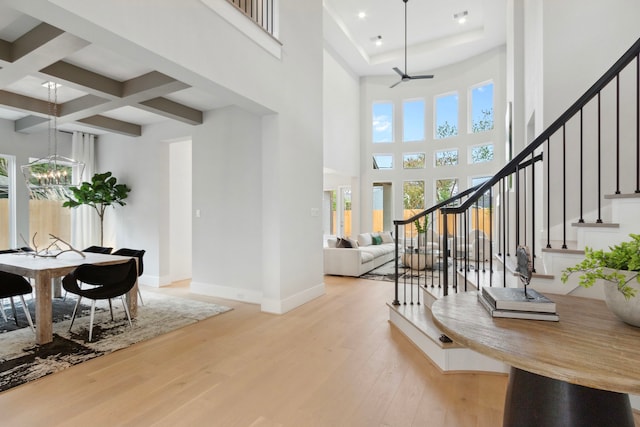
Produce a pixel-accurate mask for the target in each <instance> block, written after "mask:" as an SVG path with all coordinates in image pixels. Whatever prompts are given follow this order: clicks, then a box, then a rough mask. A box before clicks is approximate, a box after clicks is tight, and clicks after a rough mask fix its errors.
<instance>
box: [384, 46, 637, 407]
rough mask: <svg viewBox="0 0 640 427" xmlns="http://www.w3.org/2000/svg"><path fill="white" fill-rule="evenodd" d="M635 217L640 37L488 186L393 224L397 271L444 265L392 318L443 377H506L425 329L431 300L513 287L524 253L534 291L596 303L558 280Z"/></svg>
mask: <svg viewBox="0 0 640 427" xmlns="http://www.w3.org/2000/svg"><path fill="white" fill-rule="evenodd" d="M487 213H488V216H487ZM424 217H427V218H428V219H429V224H431V227H430V228H429V229H428V230H427V232H426V235H419V234H418V233H417V232H416V228H415V225H414V224H415V221H416V220H421V221H422V220H423V218H424ZM487 218H488V219H487ZM639 218H640V40H638V41H637V42H636V43H634V45H633V46H632V47H631V48H630V49H629V50H628V51H627V52H626V53H625V54H624V55H623V56H622V57H621V58H620V59H619V60H618V61H617V62H616V63H615V64H614V65H613V66H612V67H611V68H610V69H609V70H608V71H607V72H606V73H605V74H604V75H603V76H602V77H601V78H600V79H599V80H598V81H597V82H596V83H595V84H594V85H593V86H592V87H591V88H590V89H589V90H588V91H587V92H585V94H584V95H583V96H581V97H580V98H579V99H578V100H577V101H576V102H575V103H574V104H573V105H572V106H571V107H569V108H568V109H567V111H566V112H565V113H563V114H562V115H561V116H560V117H559V118H558V119H557V120H556V121H555V122H554V123H553V124H552V125H551V126H549V128H547V129H546V130H545V131H544V132H542V133H541V134H540V135H539V136H538V137H537V138H536V139H535V140H534V141H532V143H531V144H530V145H529V146H527V147H526V148H525V149H524V150H523V151H522V152H520V153H519V154H517V155H516V156H515V157H514V158H513V159H512V160H511V161H510V162H508V163H507V164H506V165H505V166H504V167H503V168H502V169H501V170H500V171H499V172H498V173H497V174H496V175H495V176H494V177H492V179H490V180H488V181H487V182H485V183H483V184H481V185H479V186H477V187H474V188H471V189H469V190H466V191H464V192H462V193H460V194H458V195H456V196H454V197H453V198H451V199H449V200H447V201H445V202H443V203H440V204H438V205H435V206H433V207H431V208H429V209H427V210H425V211H424V212H421V213H420V214H418V215H416V216H414V217H413V218H409V219H407V220H398V221H394V224H395V236H396V255H397V256H396V272H398V271H399V270H400V269H402V268H403V266H402V265H401V259H402V255H403V254H404V253H407V252H411V253H414V254H418V256H424V257H431V258H432V259H431V264H434V265H436V266H438V265H439V266H440V269H439V270H437V267H436V270H437V273H436V274H435V275H434V274H432V275H428V274H427V275H409V276H411V277H410V278H409V279H407V275H406V274H405V275H403V276H402V277H403V278H402V279H396V286H395V295H394V296H395V298H394V300H393V303H392V304H389V318H390V322H391V323H393V324H394V325H395V326H396V327H398V328H399V329H400V330H401V331H402V332H403V333H404V334H405V335H406V336H407V337H408V338H409V339H410V340H411V341H412V342H413V343H414V344H415V345H416V346H417V347H419V348H420V349H421V350H422V351H423V352H424V353H425V354H426V355H427V356H428V357H429V358H430V359H431V360H432V361H433V363H434V364H436V365H437V366H438V367H439V368H440V369H441V370H442V371H490V372H507V366H505V365H504V364H502V363H501V362H498V361H495V360H492V359H489V358H487V357H485V356H483V355H481V354H478V353H476V352H473V351H472V350H469V349H466V348H464V347H462V346H460V345H458V344H456V343H455V342H448V341H447V339H446V337H443V335H442V333H441V332H440V331H439V330H438V329H437V328H436V327H435V326H434V325H433V322H432V321H431V312H430V307H431V305H432V303H433V302H434V301H435V300H437V299H438V298H441V297H443V296H446V295H448V294H449V293H454V292H467V291H472V290H476V289H478V287H479V286H489V285H490V286H519V285H520V283H519V279H518V277H517V276H516V275H515V273H514V265H515V252H516V248H517V247H518V246H520V245H524V246H527V247H529V249H530V252H531V254H532V256H533V260H534V265H533V267H534V274H533V278H532V281H531V286H533V287H534V288H535V289H536V290H538V291H540V292H543V293H555V294H572V295H576V296H585V297H591V298H603V290H602V288H598V287H597V286H594V287H592V288H589V289H584V288H582V287H580V286H578V284H577V280H578V279H577V277H571V278H570V279H569V281H568V283H566V284H563V283H562V282H561V281H560V275H561V272H562V270H564V269H565V268H566V267H568V266H572V265H574V264H576V263H577V262H579V261H580V260H581V259H582V257H583V255H584V249H585V247H591V248H594V249H601V248H607V247H609V246H612V245H614V244H617V243H620V242H621V241H623V240H627V239H628V235H629V234H630V233H636V234H638V233H640V226H639V225H638V223H639V221H638V219H639ZM445 266H446V267H445ZM397 276H398V275H397ZM418 290H419V291H418ZM634 406H635V405H634Z"/></svg>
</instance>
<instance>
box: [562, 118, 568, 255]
mask: <svg viewBox="0 0 640 427" xmlns="http://www.w3.org/2000/svg"><path fill="white" fill-rule="evenodd" d="M562 249H567V127H566V126H565V125H562Z"/></svg>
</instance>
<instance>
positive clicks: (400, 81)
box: [389, 80, 403, 89]
mask: <svg viewBox="0 0 640 427" xmlns="http://www.w3.org/2000/svg"><path fill="white" fill-rule="evenodd" d="M402 82H403V80H398V81H397V82H395V83H394V84H392V85H391V86H389V89H391V88H394V87H396V86H398V85H399V84H400V83H402Z"/></svg>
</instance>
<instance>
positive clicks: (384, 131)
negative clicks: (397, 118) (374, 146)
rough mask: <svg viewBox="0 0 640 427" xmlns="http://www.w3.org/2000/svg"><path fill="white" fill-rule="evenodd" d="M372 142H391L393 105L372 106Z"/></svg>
mask: <svg viewBox="0 0 640 427" xmlns="http://www.w3.org/2000/svg"><path fill="white" fill-rule="evenodd" d="M372 131H373V142H374V143H380V142H393V104H392V103H390V102H376V103H374V104H373V129H372Z"/></svg>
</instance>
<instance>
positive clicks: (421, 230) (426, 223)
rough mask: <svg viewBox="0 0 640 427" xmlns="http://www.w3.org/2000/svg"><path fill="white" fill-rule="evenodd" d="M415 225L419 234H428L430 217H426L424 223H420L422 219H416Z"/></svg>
mask: <svg viewBox="0 0 640 427" xmlns="http://www.w3.org/2000/svg"><path fill="white" fill-rule="evenodd" d="M413 224H414V225H415V226H416V231H417V232H418V234H423V233H426V232H427V229H428V228H429V215H425V216H424V220H423V221H422V222H420V218H418V219H416V220H415V221H414V222H413Z"/></svg>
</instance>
